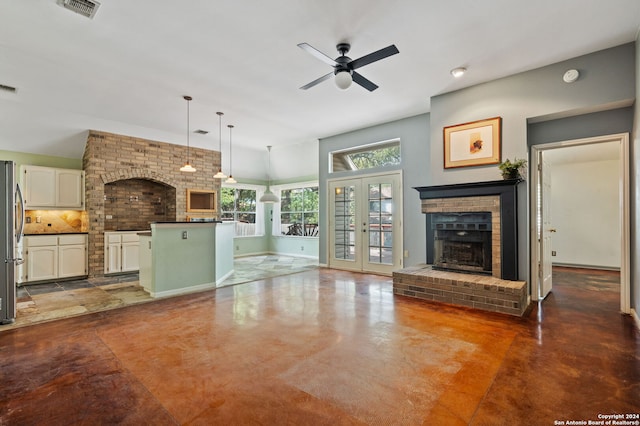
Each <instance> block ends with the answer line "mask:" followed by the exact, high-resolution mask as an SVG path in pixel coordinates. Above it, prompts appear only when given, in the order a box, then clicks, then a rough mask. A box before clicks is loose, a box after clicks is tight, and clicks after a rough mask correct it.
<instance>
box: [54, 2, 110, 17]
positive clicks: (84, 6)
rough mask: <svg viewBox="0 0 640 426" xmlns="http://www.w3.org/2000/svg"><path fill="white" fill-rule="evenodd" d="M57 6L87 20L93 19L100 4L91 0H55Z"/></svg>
mask: <svg viewBox="0 0 640 426" xmlns="http://www.w3.org/2000/svg"><path fill="white" fill-rule="evenodd" d="M57 2H58V4H59V5H60V6H62V7H64V8H65V9H69V10H72V11H74V12H76V13H79V14H80V15H82V16H86V17H87V18H89V19H93V17H94V16H95V14H96V12H97V11H98V8H99V7H100V3H98V2H97V1H93V0H57Z"/></svg>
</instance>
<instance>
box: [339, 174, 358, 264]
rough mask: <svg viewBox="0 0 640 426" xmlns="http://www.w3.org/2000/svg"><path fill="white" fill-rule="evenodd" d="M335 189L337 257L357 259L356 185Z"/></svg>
mask: <svg viewBox="0 0 640 426" xmlns="http://www.w3.org/2000/svg"><path fill="white" fill-rule="evenodd" d="M334 191H335V193H334V197H335V201H334V222H335V240H334V252H335V258H336V259H344V260H355V258H356V256H355V254H356V250H355V245H356V235H355V223H356V218H355V186H339V187H336V188H335V190H334Z"/></svg>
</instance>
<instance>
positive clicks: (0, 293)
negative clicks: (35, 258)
mask: <svg viewBox="0 0 640 426" xmlns="http://www.w3.org/2000/svg"><path fill="white" fill-rule="evenodd" d="M0 174H1V175H2V183H1V184H0V226H2V228H1V229H0V238H1V239H2V245H1V246H0V280H1V281H0V324H10V323H12V322H14V321H15V319H16V266H17V265H19V264H20V263H22V259H18V258H16V253H17V246H18V243H20V239H21V238H22V232H23V230H24V204H23V202H22V193H21V192H20V185H18V183H17V182H16V165H15V163H14V162H13V161H0Z"/></svg>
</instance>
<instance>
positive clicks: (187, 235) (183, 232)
mask: <svg viewBox="0 0 640 426" xmlns="http://www.w3.org/2000/svg"><path fill="white" fill-rule="evenodd" d="M187 238H189V234H188V233H187V231H182V239H183V240H186V239H187Z"/></svg>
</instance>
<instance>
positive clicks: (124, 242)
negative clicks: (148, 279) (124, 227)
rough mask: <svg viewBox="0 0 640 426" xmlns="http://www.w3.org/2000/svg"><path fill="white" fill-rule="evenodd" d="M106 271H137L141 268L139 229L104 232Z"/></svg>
mask: <svg viewBox="0 0 640 426" xmlns="http://www.w3.org/2000/svg"><path fill="white" fill-rule="evenodd" d="M104 245H105V247H104V273H105V274H117V273H121V272H135V271H137V270H138V269H139V268H140V266H139V265H140V262H139V249H140V240H139V237H138V231H122V232H105V233H104Z"/></svg>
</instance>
